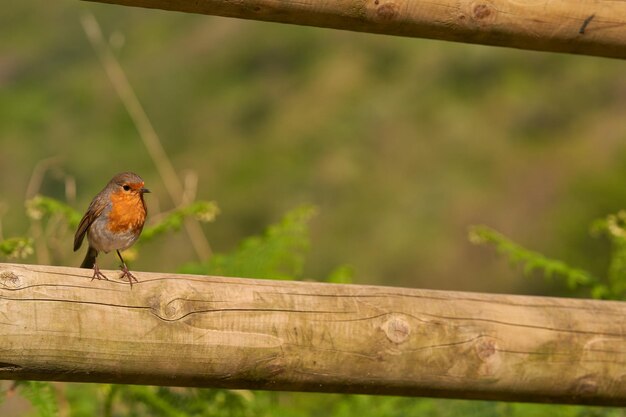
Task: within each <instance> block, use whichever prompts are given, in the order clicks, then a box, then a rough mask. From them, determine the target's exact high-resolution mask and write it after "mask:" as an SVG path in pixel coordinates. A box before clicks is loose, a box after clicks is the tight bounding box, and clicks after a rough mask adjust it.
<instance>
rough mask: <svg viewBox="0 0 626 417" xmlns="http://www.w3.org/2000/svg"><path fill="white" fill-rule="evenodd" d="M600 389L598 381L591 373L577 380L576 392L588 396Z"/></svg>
mask: <svg viewBox="0 0 626 417" xmlns="http://www.w3.org/2000/svg"><path fill="white" fill-rule="evenodd" d="M597 391H598V383H597V382H596V380H595V379H594V378H593V377H592V376H591V375H585V376H583V377H581V378H579V379H578V381H576V385H575V387H574V394H575V395H581V396H587V395H593V394H595V393H596V392H597Z"/></svg>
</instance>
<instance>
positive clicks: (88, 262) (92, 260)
mask: <svg viewBox="0 0 626 417" xmlns="http://www.w3.org/2000/svg"><path fill="white" fill-rule="evenodd" d="M96 256H98V251H97V250H95V249H94V248H92V247H91V246H89V249H87V253H86V254H85V259H83V263H82V264H80V267H81V268H88V269H91V268H93V267H94V265H95V264H96Z"/></svg>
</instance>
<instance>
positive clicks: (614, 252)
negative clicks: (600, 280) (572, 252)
mask: <svg viewBox="0 0 626 417" xmlns="http://www.w3.org/2000/svg"><path fill="white" fill-rule="evenodd" d="M591 232H592V233H593V234H594V235H596V236H597V235H605V236H607V237H608V238H609V241H610V242H611V258H610V263H609V270H608V273H607V287H608V288H606V289H605V292H606V293H607V294H608V295H610V296H612V297H613V298H618V299H622V298H624V297H626V211H625V210H620V211H619V212H617V213H616V214H610V215H608V216H607V217H606V218H604V219H598V220H596V221H595V222H594V223H593V224H592V227H591Z"/></svg>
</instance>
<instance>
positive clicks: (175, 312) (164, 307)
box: [148, 297, 187, 321]
mask: <svg viewBox="0 0 626 417" xmlns="http://www.w3.org/2000/svg"><path fill="white" fill-rule="evenodd" d="M148 304H149V305H150V307H151V308H152V312H153V313H154V314H155V315H156V316H158V317H160V318H161V319H163V320H167V321H174V320H180V319H181V318H182V317H183V316H185V315H186V314H187V309H186V308H185V301H184V300H182V299H180V298H174V299H173V300H169V301H167V300H163V299H161V298H159V297H151V298H150V299H149V300H148Z"/></svg>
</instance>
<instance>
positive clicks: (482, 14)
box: [466, 1, 497, 25]
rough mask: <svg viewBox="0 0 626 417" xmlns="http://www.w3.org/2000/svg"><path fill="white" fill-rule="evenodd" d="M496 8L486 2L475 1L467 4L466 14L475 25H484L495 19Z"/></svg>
mask: <svg viewBox="0 0 626 417" xmlns="http://www.w3.org/2000/svg"><path fill="white" fill-rule="evenodd" d="M496 12H497V10H496V8H495V7H494V6H493V4H491V3H489V2H487V1H475V2H472V3H470V4H469V11H468V12H466V14H468V15H469V16H470V19H471V20H472V21H474V23H475V24H479V25H481V24H486V23H488V22H492V21H494V20H495V19H496Z"/></svg>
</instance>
